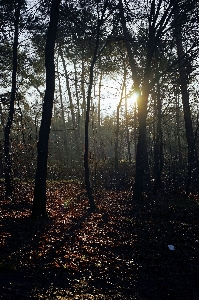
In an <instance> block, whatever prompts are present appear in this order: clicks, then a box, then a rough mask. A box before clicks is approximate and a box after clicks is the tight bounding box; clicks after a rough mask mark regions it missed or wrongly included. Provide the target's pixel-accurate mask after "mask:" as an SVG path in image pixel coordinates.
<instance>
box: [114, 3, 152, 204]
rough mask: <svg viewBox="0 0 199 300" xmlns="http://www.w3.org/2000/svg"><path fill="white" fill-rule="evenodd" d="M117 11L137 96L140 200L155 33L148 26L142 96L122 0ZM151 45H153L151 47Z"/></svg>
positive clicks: (135, 191)
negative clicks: (118, 11)
mask: <svg viewBox="0 0 199 300" xmlns="http://www.w3.org/2000/svg"><path fill="white" fill-rule="evenodd" d="M119 9H120V17H121V23H122V28H123V32H124V36H125V44H126V48H127V53H128V57H129V64H130V67H131V72H132V79H133V82H134V89H135V92H137V93H138V95H139V97H138V122H139V135H138V144H137V152H136V175H135V184H134V189H133V198H140V197H141V196H142V193H143V183H144V175H145V171H147V169H148V166H147V163H148V156H147V145H146V117H147V103H148V96H149V76H150V70H151V60H152V56H153V50H154V34H155V31H154V28H153V26H150V31H149V40H148V49H147V50H148V53H147V58H146V67H145V75H144V79H143V84H142V94H141V90H140V81H139V78H138V73H137V67H136V61H135V59H134V56H133V52H132V49H131V44H130V42H129V41H130V40H131V36H130V34H129V32H128V29H127V26H126V20H125V16H124V9H123V4H122V0H120V1H119ZM151 45H153V47H152V46H151ZM147 172H148V171H147Z"/></svg>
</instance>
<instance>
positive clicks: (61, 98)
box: [57, 62, 68, 166]
mask: <svg viewBox="0 0 199 300" xmlns="http://www.w3.org/2000/svg"><path fill="white" fill-rule="evenodd" d="M57 65H58V62H57ZM58 82H59V95H60V105H61V116H62V122H63V130H64V132H63V142H64V156H65V157H66V160H65V161H66V165H67V166H68V143H67V134H66V131H67V130H66V121H65V116H64V104H63V97H62V88H61V80H60V75H59V71H58Z"/></svg>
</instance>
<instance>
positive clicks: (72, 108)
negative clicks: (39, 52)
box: [59, 47, 80, 160]
mask: <svg viewBox="0 0 199 300" xmlns="http://www.w3.org/2000/svg"><path fill="white" fill-rule="evenodd" d="M59 53H60V56H61V60H62V64H63V67H64V73H65V79H66V87H67V91H68V98H69V103H70V112H71V118H72V124H73V129H74V136H75V142H76V147H77V148H76V151H77V153H76V155H77V157H78V160H79V157H80V145H79V135H78V131H77V128H76V120H75V112H74V105H73V100H72V94H71V89H70V83H69V77H68V72H67V68H66V63H65V59H64V55H63V51H62V49H61V47H60V48H59Z"/></svg>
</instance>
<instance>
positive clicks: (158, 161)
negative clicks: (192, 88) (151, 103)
mask: <svg viewBox="0 0 199 300" xmlns="http://www.w3.org/2000/svg"><path fill="white" fill-rule="evenodd" d="M161 112H162V101H161V95H160V83H159V82H158V83H157V113H158V121H157V135H156V140H155V145H154V177H155V182H154V186H153V194H154V195H156V194H157V191H158V189H159V187H160V183H161V176H162V170H163V164H164V159H163V143H162V125H161V120H162V115H161Z"/></svg>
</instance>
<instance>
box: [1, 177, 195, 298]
mask: <svg viewBox="0 0 199 300" xmlns="http://www.w3.org/2000/svg"><path fill="white" fill-rule="evenodd" d="M0 193H1V195H0V197H1V203H0V210H1V212H0V243H1V246H0V247H1V248H0V299H6V300H9V299H12V300H16V299H20V300H23V299H137V300H138V299H141V300H145V299H146V300H148V299H152V300H156V299H158V300H164V299H172V300H176V299H180V300H183V299H186V300H188V299H190V300H194V299H197V300H198V299H199V204H198V203H199V202H198V199H197V198H196V197H192V198H189V199H187V198H185V197H184V196H183V195H180V194H179V195H174V194H173V195H171V194H166V193H165V194H164V195H158V196H156V197H151V199H148V198H147V197H146V198H145V199H143V200H142V201H140V200H139V201H132V195H131V193H130V192H129V191H113V190H112V191H111V190H109V191H106V190H101V191H98V192H97V193H95V199H96V204H97V206H98V208H99V211H98V212H95V213H93V214H90V213H89V212H88V202H87V197H86V194H85V191H84V190H82V188H81V186H80V184H76V183H70V184H69V183H56V182H54V183H51V184H49V186H48V200H47V204H48V207H47V209H48V214H49V220H47V221H45V222H42V221H41V220H37V221H34V222H33V221H32V220H31V219H30V218H29V215H30V211H31V205H32V194H33V187H32V186H31V185H30V184H25V183H24V184H19V185H18V186H16V188H15V195H14V198H13V199H9V200H7V201H5V200H4V199H3V196H2V194H3V187H2V186H0Z"/></svg>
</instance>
